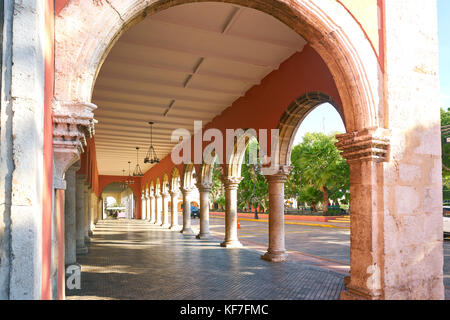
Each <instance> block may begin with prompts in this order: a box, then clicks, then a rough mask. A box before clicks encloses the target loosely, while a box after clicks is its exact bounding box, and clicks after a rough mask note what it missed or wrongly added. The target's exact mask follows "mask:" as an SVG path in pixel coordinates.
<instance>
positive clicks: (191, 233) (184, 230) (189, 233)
mask: <svg viewBox="0 0 450 320" xmlns="http://www.w3.org/2000/svg"><path fill="white" fill-rule="evenodd" d="M180 233H182V234H186V235H195V233H194V230H192V229H191V228H186V229H183V230H181V231H180Z"/></svg>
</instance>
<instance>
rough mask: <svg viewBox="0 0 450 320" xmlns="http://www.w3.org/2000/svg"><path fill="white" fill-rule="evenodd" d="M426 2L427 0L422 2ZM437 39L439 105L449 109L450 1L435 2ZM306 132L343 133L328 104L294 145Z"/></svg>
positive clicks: (309, 118)
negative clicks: (439, 86) (439, 81)
mask: <svg viewBox="0 0 450 320" xmlns="http://www.w3.org/2000/svg"><path fill="white" fill-rule="evenodd" d="M423 1H428V0H423ZM437 5H438V28H439V30H438V37H439V75H440V80H441V105H440V106H439V107H441V108H444V109H447V108H450V0H437ZM306 132H324V133H326V134H331V133H334V132H345V127H344V124H343V122H342V119H341V117H340V116H339V114H338V113H337V111H336V110H335V109H334V108H333V106H331V105H330V104H323V105H321V106H319V107H317V108H316V109H314V111H312V112H311V113H310V114H309V115H308V116H307V117H306V119H305V120H304V121H303V123H302V125H301V126H300V128H299V130H298V131H297V134H296V136H295V140H294V145H295V144H298V143H300V142H302V138H303V136H304V135H305V133H306Z"/></svg>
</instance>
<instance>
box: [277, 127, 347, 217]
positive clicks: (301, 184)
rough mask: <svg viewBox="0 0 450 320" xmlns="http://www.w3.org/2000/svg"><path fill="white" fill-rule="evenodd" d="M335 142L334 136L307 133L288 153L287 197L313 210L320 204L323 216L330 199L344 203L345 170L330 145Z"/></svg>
mask: <svg viewBox="0 0 450 320" xmlns="http://www.w3.org/2000/svg"><path fill="white" fill-rule="evenodd" d="M336 142H337V140H336V138H335V136H334V135H325V134H323V133H307V134H306V135H305V136H304V138H303V142H302V143H301V144H299V145H296V146H295V147H294V148H293V149H292V152H291V164H292V166H293V169H292V171H291V173H290V175H289V178H288V181H287V183H286V189H285V193H286V194H287V195H288V196H290V197H296V198H297V199H298V201H299V202H307V203H309V204H311V206H312V207H313V208H314V209H315V207H316V205H317V203H318V202H320V201H322V203H323V211H324V213H326V212H327V210H328V203H329V200H330V199H331V200H334V201H337V200H338V199H341V198H342V197H345V198H347V199H348V190H349V189H350V172H349V167H348V165H347V163H346V161H345V160H344V159H343V158H342V156H341V154H340V152H339V150H338V149H337V148H336V146H335V145H334V144H335V143H336Z"/></svg>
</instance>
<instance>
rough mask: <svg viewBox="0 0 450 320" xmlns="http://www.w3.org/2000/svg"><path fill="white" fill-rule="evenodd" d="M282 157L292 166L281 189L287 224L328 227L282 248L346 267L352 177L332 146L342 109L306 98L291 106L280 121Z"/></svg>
mask: <svg viewBox="0 0 450 320" xmlns="http://www.w3.org/2000/svg"><path fill="white" fill-rule="evenodd" d="M279 128H280V136H281V135H282V136H283V138H282V139H281V141H282V144H281V150H282V151H281V152H280V154H281V156H282V157H285V156H286V158H284V159H286V160H285V161H286V162H287V161H289V162H287V163H288V164H289V165H290V166H291V170H290V172H289V175H288V177H287V180H286V182H285V187H284V195H285V219H287V220H290V219H294V218H297V217H298V218H302V219H305V220H306V219H309V220H310V221H314V220H317V221H322V223H325V224H326V225H327V226H328V228H322V229H323V230H321V228H318V227H309V226H305V227H303V229H304V230H303V233H302V234H299V235H298V236H297V237H293V236H292V228H290V227H289V226H286V229H285V234H286V239H287V240H286V248H287V249H288V250H296V251H299V252H305V253H307V254H313V255H316V256H320V257H323V258H326V259H333V260H335V261H339V262H340V263H342V264H344V265H346V266H349V264H350V211H349V201H350V172H349V166H348V164H347V162H346V160H345V159H343V158H342V156H341V154H340V151H339V150H338V149H337V147H336V146H335V144H336V143H337V141H338V140H337V139H336V135H338V134H343V133H345V125H344V119H343V115H342V113H341V112H340V107H339V105H337V104H336V103H335V102H334V101H333V100H332V99H330V97H328V96H327V95H324V94H321V93H317V92H315V93H310V94H308V95H305V96H302V97H300V98H299V99H297V100H296V101H295V102H294V103H292V104H291V105H290V106H289V108H288V109H287V110H286V113H285V115H284V116H283V117H282V119H281V120H280V126H279ZM311 244H313V245H311Z"/></svg>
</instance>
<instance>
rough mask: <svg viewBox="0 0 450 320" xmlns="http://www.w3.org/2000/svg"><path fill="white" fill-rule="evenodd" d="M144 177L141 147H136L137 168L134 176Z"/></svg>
mask: <svg viewBox="0 0 450 320" xmlns="http://www.w3.org/2000/svg"><path fill="white" fill-rule="evenodd" d="M143 175H144V174H143V173H142V170H141V167H140V166H139V147H136V168H134V172H133V176H135V177H142V176H143Z"/></svg>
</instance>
